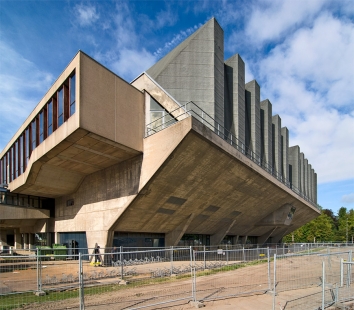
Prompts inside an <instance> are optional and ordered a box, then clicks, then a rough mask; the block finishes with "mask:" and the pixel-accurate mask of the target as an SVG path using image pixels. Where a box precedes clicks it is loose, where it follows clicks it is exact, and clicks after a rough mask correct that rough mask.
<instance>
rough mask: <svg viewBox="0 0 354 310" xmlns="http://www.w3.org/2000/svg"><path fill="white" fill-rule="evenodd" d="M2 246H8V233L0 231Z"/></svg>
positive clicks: (0, 243)
mask: <svg viewBox="0 0 354 310" xmlns="http://www.w3.org/2000/svg"><path fill="white" fill-rule="evenodd" d="M0 245H7V238H6V231H5V230H2V229H0Z"/></svg>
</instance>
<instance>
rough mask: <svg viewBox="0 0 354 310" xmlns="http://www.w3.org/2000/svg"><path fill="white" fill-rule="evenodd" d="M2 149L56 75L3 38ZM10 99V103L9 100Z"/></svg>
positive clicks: (0, 78)
mask: <svg viewBox="0 0 354 310" xmlns="http://www.w3.org/2000/svg"><path fill="white" fill-rule="evenodd" d="M0 55H2V59H1V70H0V85H1V87H0V98H1V100H0V111H1V121H0V132H1V135H0V150H1V149H3V148H4V147H5V145H6V143H8V142H9V141H10V139H11V137H12V136H13V135H14V134H15V133H16V132H17V130H18V129H19V126H20V125H21V124H22V123H23V122H24V120H25V119H26V118H27V117H28V115H29V114H30V113H31V112H32V110H33V109H34V107H35V105H36V104H37V103H38V102H39V100H40V99H41V98H42V96H43V95H44V94H43V89H48V88H49V87H50V85H51V84H52V82H53V80H54V78H53V76H52V74H50V73H48V72H44V71H42V70H40V69H39V68H37V66H36V65H35V64H34V63H32V62H30V61H29V60H27V59H25V58H23V57H22V55H20V54H19V53H17V52H16V51H15V50H14V49H12V48H11V47H9V46H8V45H6V44H5V43H4V42H2V41H0ZM9 103H10V104H9Z"/></svg>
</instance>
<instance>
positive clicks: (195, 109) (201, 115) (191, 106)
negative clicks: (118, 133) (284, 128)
mask: <svg viewBox="0 0 354 310" xmlns="http://www.w3.org/2000/svg"><path fill="white" fill-rule="evenodd" d="M180 111H181V112H180ZM168 114H169V115H170V116H171V117H172V119H171V120H169V121H167V122H165V123H164V122H162V124H160V125H156V124H159V122H161V121H162V119H163V118H164V117H165V116H162V117H160V118H158V119H156V120H154V121H153V122H151V123H149V124H147V125H146V135H145V137H149V136H151V135H153V134H155V133H157V132H159V131H161V130H163V129H166V128H168V127H170V126H171V125H173V124H174V123H175V122H176V121H180V120H183V119H185V118H187V117H190V116H192V117H194V118H195V119H197V120H198V121H200V122H201V123H202V124H204V125H205V126H207V127H209V128H210V129H211V130H212V131H214V132H215V133H216V134H217V135H218V136H219V137H221V138H222V139H223V140H225V141H226V142H227V143H229V144H230V145H231V146H233V147H234V148H235V149H236V150H238V151H239V152H241V153H242V154H243V155H244V156H246V157H247V158H249V159H251V160H252V161H253V162H254V163H256V164H257V165H258V166H259V167H261V168H262V169H263V170H265V171H266V172H268V173H269V174H270V175H272V176H273V177H274V178H276V179H277V180H278V181H279V182H281V183H282V184H284V185H285V186H286V187H288V188H289V189H291V190H292V191H293V192H294V193H295V194H297V195H299V196H300V197H301V198H303V199H304V200H306V201H307V202H309V203H310V204H312V205H313V206H314V207H316V208H317V209H319V210H320V207H319V205H318V204H317V203H315V202H314V201H312V200H311V199H310V198H309V197H308V196H306V195H305V194H304V193H303V192H302V191H301V190H300V189H298V188H297V187H296V186H294V185H293V184H292V183H291V182H290V180H288V179H286V178H284V177H283V176H282V175H281V174H280V173H278V172H277V171H275V170H274V168H273V166H272V165H271V164H270V163H269V162H265V161H264V160H263V161H262V158H261V156H260V155H259V154H257V153H255V152H254V151H252V150H251V149H250V148H248V147H246V146H245V144H244V143H243V142H242V141H240V140H239V139H238V138H237V137H235V136H234V135H233V134H232V133H231V132H230V131H228V130H227V129H226V128H225V127H224V126H222V125H220V124H219V123H217V122H216V121H215V120H214V119H213V118H212V117H211V116H210V115H209V114H208V113H206V112H205V111H204V110H202V109H201V108H200V107H199V106H197V105H196V104H195V103H194V102H193V101H190V102H187V103H186V104H184V105H182V106H181V107H178V108H177V109H175V110H172V111H170V112H168Z"/></svg>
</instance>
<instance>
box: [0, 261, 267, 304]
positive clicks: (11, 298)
mask: <svg viewBox="0 0 354 310" xmlns="http://www.w3.org/2000/svg"><path fill="white" fill-rule="evenodd" d="M266 262H267V259H262V260H258V261H252V262H247V263H239V264H233V265H227V266H223V267H220V268H215V269H209V270H205V271H197V272H196V276H197V277H200V276H208V275H212V274H217V273H222V272H227V271H232V270H236V269H239V268H244V267H249V266H255V265H259V264H263V263H266ZM190 278H191V274H190V273H186V274H181V275H177V276H175V277H161V278H160V277H159V278H148V279H146V278H145V279H144V280H140V279H135V280H134V279H131V280H130V282H129V284H128V285H117V284H116V283H111V284H106V285H100V286H99V288H98V286H92V287H85V288H84V295H85V296H87V295H97V294H101V293H104V292H105V293H107V292H116V291H121V290H128V289H131V288H136V287H143V286H144V287H146V286H150V285H158V284H162V283H171V282H175V281H179V280H185V279H190ZM45 293H46V295H44V296H36V295H35V294H34V292H26V293H17V294H7V295H0V310H10V309H15V308H20V307H22V306H26V305H30V304H33V305H35V304H37V303H44V302H55V301H61V300H66V299H70V298H76V299H77V301H78V298H79V288H78V287H77V288H71V289H66V290H63V291H59V292H58V291H51V290H48V291H45Z"/></svg>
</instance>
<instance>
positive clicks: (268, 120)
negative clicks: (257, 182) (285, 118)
mask: <svg viewBox="0 0 354 310" xmlns="http://www.w3.org/2000/svg"><path fill="white" fill-rule="evenodd" d="M260 107H261V141H262V142H261V157H262V164H263V165H268V166H267V167H268V168H271V166H272V158H273V157H272V104H271V103H270V101H269V100H268V99H266V100H263V101H262V102H261V103H260Z"/></svg>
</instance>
